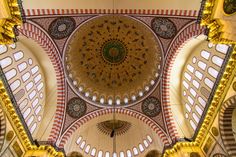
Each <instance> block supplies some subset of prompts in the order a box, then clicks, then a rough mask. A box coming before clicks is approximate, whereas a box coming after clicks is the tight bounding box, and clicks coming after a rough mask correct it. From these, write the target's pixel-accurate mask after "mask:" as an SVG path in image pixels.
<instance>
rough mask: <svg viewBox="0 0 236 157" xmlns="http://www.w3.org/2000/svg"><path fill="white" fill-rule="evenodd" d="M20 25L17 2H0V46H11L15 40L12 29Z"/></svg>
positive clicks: (12, 0)
mask: <svg viewBox="0 0 236 157" xmlns="http://www.w3.org/2000/svg"><path fill="white" fill-rule="evenodd" d="M21 24H22V18H21V12H20V8H19V5H18V0H1V1H0V44H11V43H13V39H14V38H15V33H14V30H13V28H14V27H15V26H19V25H21Z"/></svg>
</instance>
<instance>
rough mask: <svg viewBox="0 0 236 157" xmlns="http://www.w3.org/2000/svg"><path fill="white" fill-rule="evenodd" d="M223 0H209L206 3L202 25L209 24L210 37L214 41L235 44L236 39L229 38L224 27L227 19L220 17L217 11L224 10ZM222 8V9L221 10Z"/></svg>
mask: <svg viewBox="0 0 236 157" xmlns="http://www.w3.org/2000/svg"><path fill="white" fill-rule="evenodd" d="M222 3H223V0H207V1H206V3H205V7H204V10H203V13H202V19H201V25H205V26H207V28H208V29H209V34H208V39H209V40H210V41H211V42H213V43H222V44H235V43H236V41H234V40H232V39H228V38H227V37H226V35H224V34H225V33H228V32H225V31H224V30H223V27H224V26H226V25H224V24H223V23H224V22H225V21H227V20H225V19H221V18H218V17H217V16H216V14H215V13H216V12H217V11H218V12H222V15H223V14H224V13H223V8H221V7H220V6H221V4H222ZM219 8H221V10H219Z"/></svg>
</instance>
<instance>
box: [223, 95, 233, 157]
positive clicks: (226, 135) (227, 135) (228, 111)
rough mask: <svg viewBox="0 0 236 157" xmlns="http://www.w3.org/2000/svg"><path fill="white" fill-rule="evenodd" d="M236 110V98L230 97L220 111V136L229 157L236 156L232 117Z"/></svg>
mask: <svg viewBox="0 0 236 157" xmlns="http://www.w3.org/2000/svg"><path fill="white" fill-rule="evenodd" d="M235 109H236V96H232V97H230V98H229V99H228V100H227V101H225V103H224V104H223V106H222V108H221V110H220V116H219V123H220V125H219V126H220V134H221V138H222V141H223V144H224V146H225V149H226V150H227V153H228V155H229V156H236V139H235V137H234V131H233V127H232V125H233V123H232V117H233V112H234V110H235Z"/></svg>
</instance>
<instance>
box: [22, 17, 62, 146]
mask: <svg viewBox="0 0 236 157" xmlns="http://www.w3.org/2000/svg"><path fill="white" fill-rule="evenodd" d="M20 33H21V34H23V35H25V36H27V37H29V38H31V39H33V40H34V41H36V42H37V43H38V44H39V45H40V46H41V47H42V48H43V49H44V50H45V52H46V53H47V55H48V57H49V58H50V60H51V62H52V64H53V68H54V70H55V73H56V78H57V82H56V84H57V107H56V113H55V118H54V122H53V127H52V130H51V133H50V136H49V138H48V140H49V141H52V142H56V139H57V138H58V136H59V133H60V130H61V127H62V122H63V116H64V110H65V75H64V71H63V65H62V61H61V58H60V56H59V52H58V50H57V48H56V46H55V45H54V43H53V41H52V40H51V39H50V37H49V36H48V34H47V33H46V32H44V31H43V30H42V29H41V28H40V27H38V26H36V25H35V24H33V23H31V22H30V21H27V23H24V25H23V26H22V27H21V28H20Z"/></svg>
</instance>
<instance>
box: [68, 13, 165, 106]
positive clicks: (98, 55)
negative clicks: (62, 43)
mask: <svg viewBox="0 0 236 157" xmlns="http://www.w3.org/2000/svg"><path fill="white" fill-rule="evenodd" d="M160 65H161V50H160V47H159V44H158V42H157V39H156V37H155V36H154V34H153V33H152V31H151V30H150V29H149V28H148V27H147V26H146V25H144V24H143V23H141V22H139V21H137V20H135V19H133V18H131V17H128V16H121V15H106V16H97V17H95V18H92V19H91V20H89V21H86V22H85V23H84V24H82V25H81V26H80V27H79V28H78V29H77V31H75V33H74V34H73V35H72V36H71V37H70V39H69V41H68V45H67V47H66V49H65V66H66V73H67V75H68V80H69V82H70V85H71V86H72V88H73V89H74V91H75V92H77V94H78V95H79V96H81V97H82V98H83V99H85V100H87V101H89V102H90V103H92V104H96V105H103V106H104V105H114V104H116V105H125V104H129V105H130V104H134V103H135V102H137V101H139V100H141V99H143V98H144V97H145V96H147V95H148V93H149V92H150V91H151V89H152V88H154V87H155V84H156V83H157V81H158V76H159V72H160Z"/></svg>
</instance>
